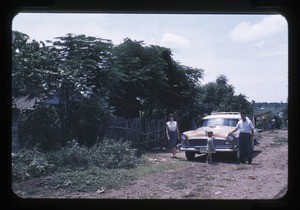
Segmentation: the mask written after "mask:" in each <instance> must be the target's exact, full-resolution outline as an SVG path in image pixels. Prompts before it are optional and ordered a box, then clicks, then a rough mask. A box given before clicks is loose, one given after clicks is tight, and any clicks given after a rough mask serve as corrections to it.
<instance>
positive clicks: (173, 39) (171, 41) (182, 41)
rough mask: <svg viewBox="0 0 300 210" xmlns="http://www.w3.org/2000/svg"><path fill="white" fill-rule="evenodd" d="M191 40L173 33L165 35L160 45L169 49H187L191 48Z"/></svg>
mask: <svg viewBox="0 0 300 210" xmlns="http://www.w3.org/2000/svg"><path fill="white" fill-rule="evenodd" d="M189 43H190V42H189V40H187V39H186V38H184V37H182V36H180V35H176V34H173V33H165V34H164V35H163V36H162V38H161V41H160V45H162V46H165V47H169V48H172V49H174V48H186V47H188V46H189Z"/></svg>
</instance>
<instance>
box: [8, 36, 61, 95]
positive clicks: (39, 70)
mask: <svg viewBox="0 0 300 210" xmlns="http://www.w3.org/2000/svg"><path fill="white" fill-rule="evenodd" d="M12 43H13V45H12V97H13V98H16V97H20V96H29V97H31V98H33V97H43V96H44V95H47V94H49V93H50V91H51V90H50V89H51V87H50V86H51V85H50V84H53V81H55V79H54V80H53V78H51V77H49V76H50V75H49V72H51V71H53V70H54V69H55V68H56V64H55V59H54V58H55V54H54V53H53V52H51V50H50V48H49V47H47V46H45V44H44V43H43V42H37V41H35V40H33V41H30V39H29V36H27V35H26V34H23V33H21V32H18V31H13V33H12ZM49 85H50V86H49Z"/></svg>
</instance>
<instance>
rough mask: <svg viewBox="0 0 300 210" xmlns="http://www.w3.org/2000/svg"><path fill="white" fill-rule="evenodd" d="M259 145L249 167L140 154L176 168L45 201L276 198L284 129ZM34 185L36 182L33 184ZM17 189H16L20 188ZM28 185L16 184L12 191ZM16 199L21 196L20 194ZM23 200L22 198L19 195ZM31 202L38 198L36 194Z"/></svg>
mask: <svg viewBox="0 0 300 210" xmlns="http://www.w3.org/2000/svg"><path fill="white" fill-rule="evenodd" d="M260 136H261V138H260V145H259V146H256V147H255V151H254V153H253V161H252V164H251V165H249V164H237V163H236V162H235V161H234V159H233V156H231V155H229V154H228V153H227V154H215V155H214V156H213V161H214V162H215V163H214V164H207V163H206V162H205V158H206V156H205V155H198V156H196V159H195V161H187V160H186V158H185V154H184V152H178V154H177V156H178V158H177V159H174V158H171V153H170V152H168V151H167V152H153V153H150V154H149V153H147V154H145V157H146V158H148V160H149V161H153V162H154V163H155V164H166V163H167V162H168V161H169V162H173V163H175V164H178V168H175V169H168V170H162V171H161V172H158V173H153V174H151V175H146V176H144V177H140V178H138V179H136V180H134V181H132V182H131V183H129V184H128V185H125V186H122V187H120V188H118V189H103V190H100V191H97V192H75V193H68V194H67V195H62V194H56V195H53V194H52V195H51V197H53V196H54V197H59V198H61V197H62V196H63V197H66V198H93V199H102V198H104V199H106V198H109V199H224V200H225V199H250V200H252V199H277V198H280V197H282V196H284V194H285V193H286V191H287V187H288V186H287V185H288V135H287V130H274V131H266V132H263V133H261V135H260ZM35 185H36V183H35ZM21 186H22V189H21ZM30 187H32V186H27V185H24V184H18V185H16V186H15V189H16V191H18V192H22V191H23V192H24V191H26V189H28V188H30ZM20 195H22V193H20ZM25 197H26V196H25ZM32 197H40V196H39V194H37V195H32Z"/></svg>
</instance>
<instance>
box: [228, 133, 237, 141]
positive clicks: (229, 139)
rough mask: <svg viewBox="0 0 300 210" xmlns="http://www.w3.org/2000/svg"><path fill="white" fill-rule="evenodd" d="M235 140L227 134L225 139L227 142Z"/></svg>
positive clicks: (231, 135)
mask: <svg viewBox="0 0 300 210" xmlns="http://www.w3.org/2000/svg"><path fill="white" fill-rule="evenodd" d="M234 139H235V137H234V135H233V134H228V136H227V137H226V140H227V141H233V140H234Z"/></svg>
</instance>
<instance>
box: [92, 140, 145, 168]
mask: <svg viewBox="0 0 300 210" xmlns="http://www.w3.org/2000/svg"><path fill="white" fill-rule="evenodd" d="M90 158H91V161H92V164H93V165H95V166H98V167H100V168H109V169H112V168H134V167H136V166H137V165H138V164H139V163H140V159H139V158H138V157H137V156H136V155H135V150H134V149H132V148H131V143H130V142H128V141H122V140H115V139H103V140H102V141H101V142H100V143H98V144H96V145H95V146H94V147H92V148H91V149H90Z"/></svg>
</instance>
